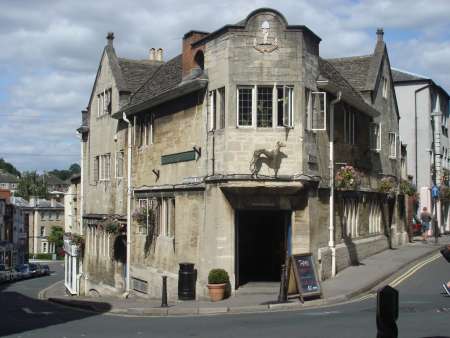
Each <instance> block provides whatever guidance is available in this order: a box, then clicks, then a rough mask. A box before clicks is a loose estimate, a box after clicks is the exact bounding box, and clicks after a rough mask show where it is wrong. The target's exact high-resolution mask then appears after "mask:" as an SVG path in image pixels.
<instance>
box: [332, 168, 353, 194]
mask: <svg viewBox="0 0 450 338" xmlns="http://www.w3.org/2000/svg"><path fill="white" fill-rule="evenodd" d="M335 185H336V188H337V189H342V190H347V189H356V188H357V187H358V185H359V175H358V172H357V171H356V170H355V168H353V167H352V166H351V165H346V166H343V167H341V168H340V169H339V170H338V172H337V173H336V176H335Z"/></svg>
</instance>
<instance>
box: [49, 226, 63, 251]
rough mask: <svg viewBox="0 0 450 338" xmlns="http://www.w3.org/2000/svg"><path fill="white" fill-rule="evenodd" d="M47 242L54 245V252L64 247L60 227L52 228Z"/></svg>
mask: <svg viewBox="0 0 450 338" xmlns="http://www.w3.org/2000/svg"><path fill="white" fill-rule="evenodd" d="M48 241H49V242H52V243H54V244H55V249H56V252H58V249H59V248H62V247H63V245H64V229H63V228H62V227H60V226H57V225H55V226H53V227H52V229H51V231H50V235H48Z"/></svg>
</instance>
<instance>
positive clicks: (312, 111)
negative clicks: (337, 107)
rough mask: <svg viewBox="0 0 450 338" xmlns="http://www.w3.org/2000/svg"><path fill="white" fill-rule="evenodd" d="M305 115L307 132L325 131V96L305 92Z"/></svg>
mask: <svg viewBox="0 0 450 338" xmlns="http://www.w3.org/2000/svg"><path fill="white" fill-rule="evenodd" d="M306 93H307V97H306V112H307V113H306V115H307V119H308V120H307V126H308V129H309V130H317V131H319V130H326V129H327V122H326V121H327V105H326V102H327V94H326V93H325V92H314V91H311V90H306Z"/></svg>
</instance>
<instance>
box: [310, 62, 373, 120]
mask: <svg viewBox="0 0 450 338" xmlns="http://www.w3.org/2000/svg"><path fill="white" fill-rule="evenodd" d="M319 71H320V76H319V79H318V81H317V82H318V86H319V87H321V86H323V87H324V88H325V89H327V88H333V89H334V91H335V92H337V91H341V93H342V99H343V100H344V101H346V102H347V103H349V104H351V105H353V106H355V107H356V108H358V109H359V110H361V111H362V112H363V113H366V114H368V115H370V116H376V115H378V114H379V113H378V112H377V111H376V110H375V109H374V108H373V107H372V106H370V105H368V104H367V103H366V102H365V101H364V99H363V98H362V97H361V95H360V93H359V92H358V91H357V90H356V89H355V88H353V86H352V85H351V84H350V82H349V81H348V80H347V79H346V78H345V77H344V76H343V75H342V74H341V73H340V72H339V71H337V69H336V68H335V67H334V66H333V65H332V64H331V62H329V61H327V60H324V59H322V58H320V57H319ZM321 83H323V85H321Z"/></svg>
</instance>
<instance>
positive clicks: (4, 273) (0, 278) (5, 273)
mask: <svg viewBox="0 0 450 338" xmlns="http://www.w3.org/2000/svg"><path fill="white" fill-rule="evenodd" d="M10 280H11V272H10V271H9V270H7V269H6V266H5V264H0V283H4V282H8V281H10Z"/></svg>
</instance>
